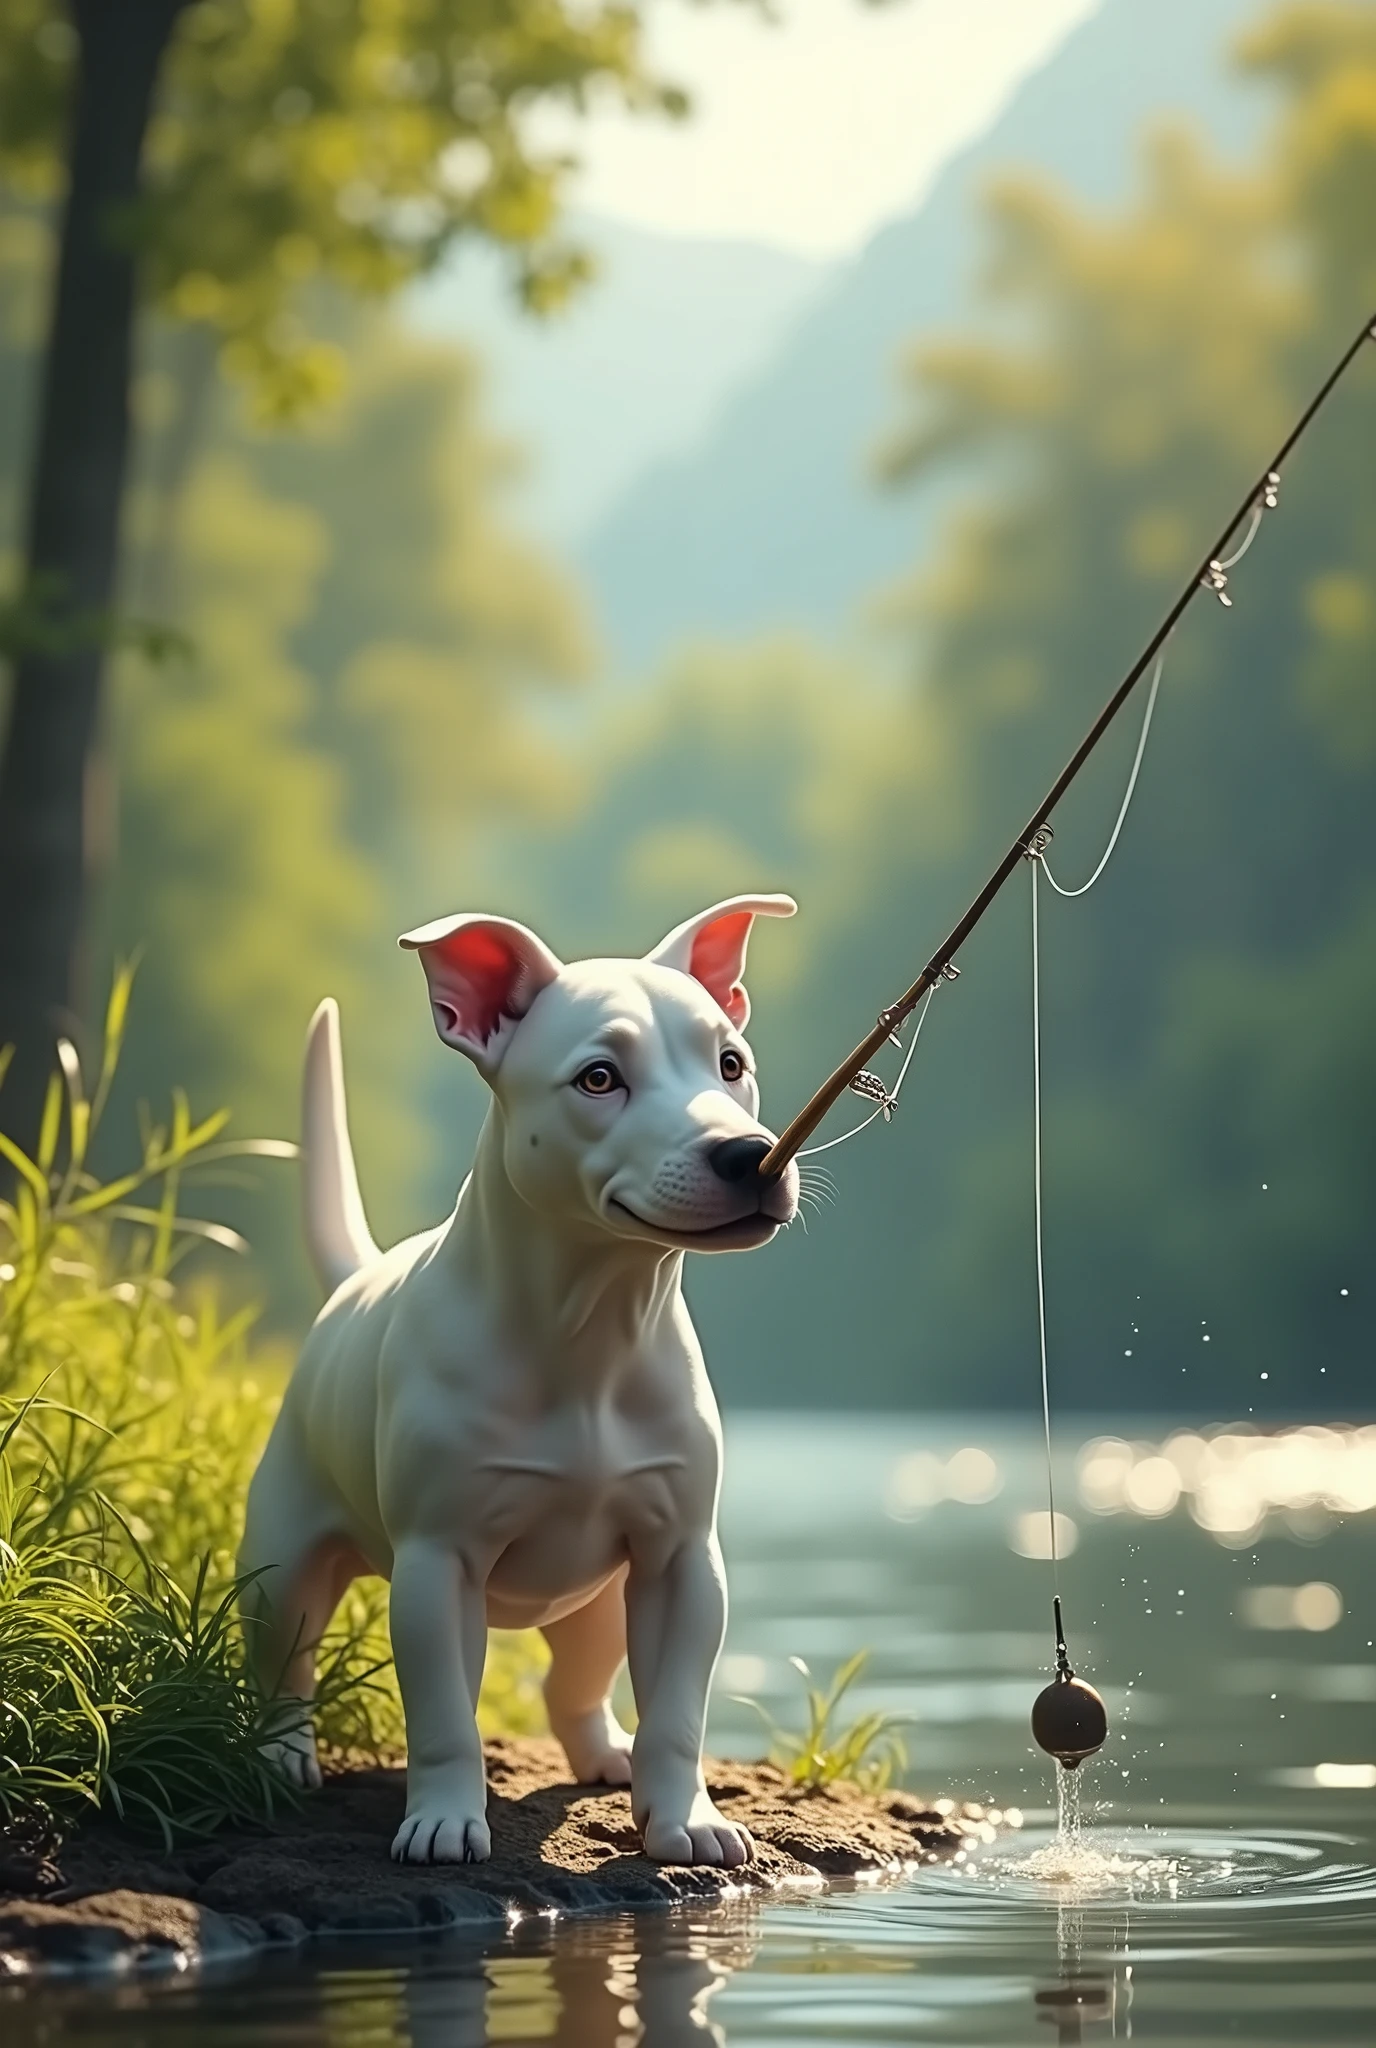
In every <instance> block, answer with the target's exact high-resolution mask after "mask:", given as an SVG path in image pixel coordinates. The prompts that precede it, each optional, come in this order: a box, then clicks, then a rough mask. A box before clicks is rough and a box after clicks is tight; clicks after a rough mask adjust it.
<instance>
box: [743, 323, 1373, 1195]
mask: <svg viewBox="0 0 1376 2048" xmlns="http://www.w3.org/2000/svg"><path fill="white" fill-rule="evenodd" d="M1366 341H1376V318H1368V319H1366V320H1364V321H1363V323H1362V325H1361V327H1360V329H1359V330H1358V332H1357V334H1356V336H1355V338H1354V339H1353V341H1352V342H1351V343H1350V345H1349V346H1348V347H1347V348H1346V349H1345V350H1344V351H1343V354H1342V355H1341V357H1340V358H1339V359H1338V361H1337V363H1336V364H1335V365H1334V367H1333V369H1332V370H1330V372H1329V374H1328V376H1327V377H1325V379H1324V381H1323V383H1322V384H1321V385H1320V386H1319V388H1318V390H1317V391H1316V392H1315V393H1314V396H1313V397H1312V398H1311V399H1310V401H1309V403H1308V405H1307V406H1306V407H1305V409H1304V411H1303V412H1302V413H1301V414H1300V416H1299V418H1298V420H1296V422H1295V424H1294V426H1293V427H1292V428H1291V429H1290V432H1289V433H1288V434H1287V435H1286V437H1285V439H1284V440H1283V441H1282V442H1281V445H1280V447H1279V448H1278V449H1277V450H1276V452H1275V454H1274V455H1273V456H1272V457H1271V460H1270V461H1269V462H1268V463H1267V465H1266V468H1265V469H1264V470H1263V471H1262V473H1261V475H1260V477H1259V478H1258V479H1257V481H1256V483H1255V484H1254V485H1253V486H1252V488H1251V490H1250V491H1249V492H1248V493H1247V495H1246V497H1245V498H1244V499H1243V500H1242V503H1241V504H1240V505H1239V506H1238V508H1237V510H1236V511H1235V512H1234V513H1233V515H1232V517H1231V518H1230V519H1229V521H1228V523H1227V525H1226V526H1225V527H1224V528H1223V531H1222V532H1221V533H1220V534H1219V536H1218V539H1217V540H1216V541H1215V542H1214V543H1213V546H1212V547H1211V548H1210V549H1209V551H1208V553H1207V554H1206V555H1205V557H1204V559H1203V561H1202V562H1201V563H1200V564H1199V567H1198V568H1197V569H1196V570H1195V572H1194V574H1193V575H1192V576H1191V578H1190V580H1189V582H1188V583H1187V584H1186V585H1185V588H1184V589H1183V590H1182V591H1181V593H1180V595H1179V597H1178V598H1177V599H1176V601H1175V603H1174V604H1173V605H1172V606H1171V609H1170V610H1169V611H1168V612H1167V614H1166V616H1165V618H1164V619H1163V620H1162V622H1161V624H1160V625H1159V626H1158V628H1157V630H1156V632H1155V633H1154V634H1153V635H1152V637H1151V639H1150V640H1149V641H1148V642H1147V645H1146V647H1145V648H1144V649H1143V651H1142V653H1141V654H1140V655H1139V656H1138V657H1137V660H1136V661H1135V662H1134V663H1133V665H1132V667H1131V668H1130V669H1129V670H1128V672H1127V674H1126V675H1125V676H1124V678H1123V680H1122V682H1121V683H1120V684H1119V685H1118V687H1117V689H1116V690H1115V691H1114V693H1113V695H1112V696H1111V697H1110V698H1109V700H1108V702H1107V704H1105V706H1104V708H1103V710H1102V711H1101V712H1100V713H1099V716H1098V717H1097V718H1096V719H1095V721H1094V723H1093V725H1092V726H1091V727H1090V729H1089V731H1088V732H1087V733H1086V734H1085V736H1084V738H1083V739H1082V740H1081V742H1080V744H1079V746H1078V747H1077V748H1076V749H1075V752H1074V753H1073V754H1072V755H1071V757H1070V759H1069V761H1067V763H1066V765H1065V767H1064V768H1063V769H1062V770H1061V772H1060V774H1059V775H1058V776H1057V777H1056V780H1055V781H1054V782H1053V783H1052V785H1051V788H1050V789H1049V790H1048V791H1047V793H1046V795H1045V796H1044V797H1043V799H1042V801H1041V803H1040V804H1039V805H1038V806H1037V808H1036V810H1035V811H1034V812H1033V813H1032V816H1031V817H1030V818H1029V819H1028V821H1027V823H1026V824H1025V825H1024V826H1023V829H1022V831H1021V832H1020V833H1019V834H1018V836H1017V838H1016V839H1015V840H1014V841H1013V843H1012V845H1011V846H1010V847H1009V849H1008V851H1007V853H1006V854H1005V855H1004V856H1003V859H1002V860H1001V861H1000V862H999V864H998V866H997V867H996V868H995V870H994V872H993V874H992V875H990V877H989V879H988V881H987V882H986V883H985V885H984V887H983V888H982V889H981V890H980V892H979V894H978V896H976V898H975V900H974V902H973V903H972V904H971V905H970V907H969V909H968V910H967V911H966V912H965V915H964V916H963V917H962V918H961V919H960V921H959V922H958V923H957V924H956V925H955V926H954V927H953V928H952V930H951V931H950V932H949V933H948V934H947V936H946V938H945V939H943V941H942V943H941V944H940V945H939V946H938V947H937V949H936V951H935V953H933V955H932V957H931V959H930V960H929V961H928V962H927V965H926V966H925V967H924V968H923V970H922V972H921V974H919V975H918V977H917V980H916V981H915V982H914V983H913V985H912V987H911V988H910V989H908V990H907V991H906V992H905V993H904V994H903V995H901V996H900V997H899V998H898V1000H897V1002H895V1003H891V1004H890V1005H889V1007H888V1008H887V1009H886V1010H881V1011H880V1013H879V1017H878V1020H877V1021H876V1023H875V1026H874V1029H873V1030H872V1031H871V1032H869V1034H868V1035H867V1036H866V1037H865V1038H864V1039H863V1040H862V1042H861V1043H860V1044H859V1045H857V1046H856V1048H855V1050H854V1052H852V1053H851V1054H850V1056H849V1058H847V1059H844V1060H842V1062H841V1064H840V1066H839V1067H837V1068H836V1069H835V1071H834V1072H833V1073H832V1074H830V1075H829V1076H828V1077H827V1079H826V1080H825V1081H824V1082H823V1083H822V1085H821V1087H820V1088H819V1089H818V1090H817V1092H816V1094H815V1095H813V1096H811V1097H810V1098H809V1100H808V1101H807V1102H806V1103H804V1105H803V1107H802V1108H801V1109H800V1110H799V1112H798V1114H797V1116H795V1117H794V1119H793V1121H792V1123H791V1124H789V1125H788V1127H787V1129H786V1130H785V1131H784V1132H783V1133H782V1134H781V1136H779V1137H778V1138H776V1139H775V1141H774V1143H773V1145H772V1146H771V1147H770V1149H769V1151H768V1152H767V1153H766V1155H765V1157H764V1158H763V1159H762V1160H761V1161H760V1165H759V1172H760V1175H761V1177H762V1178H764V1177H773V1176H775V1175H778V1174H780V1173H782V1172H783V1170H784V1168H785V1167H786V1166H787V1165H788V1163H789V1161H790V1160H791V1159H792V1158H793V1157H794V1156H795V1154H796V1153H797V1152H798V1151H799V1150H800V1149H801V1147H802V1146H803V1145H804V1144H806V1142H807V1140H808V1139H809V1138H810V1137H811V1136H812V1133H813V1132H814V1131H815V1130H816V1128H817V1126H818V1124H819V1123H820V1122H821V1121H822V1118H823V1117H824V1116H825V1115H826V1113H827V1111H828V1110H829V1109H830V1108H831V1107H832V1106H833V1104H835V1103H837V1102H839V1101H840V1099H841V1097H842V1096H843V1095H844V1094H845V1093H846V1091H847V1089H849V1088H850V1087H851V1086H852V1084H853V1083H854V1082H855V1081H856V1080H857V1078H858V1077H860V1076H861V1075H862V1073H863V1070H864V1068H865V1067H866V1065H867V1063H868V1062H869V1061H870V1060H871V1059H872V1058H873V1057H874V1055H875V1053H877V1052H878V1051H879V1049H880V1047H881V1046H883V1045H885V1044H887V1043H888V1042H889V1041H890V1040H892V1039H893V1038H894V1037H895V1036H896V1033H897V1031H898V1027H899V1025H900V1024H902V1023H904V1022H905V1020H906V1019H907V1018H908V1017H910V1016H911V1015H912V1013H913V1011H914V1010H915V1009H916V1008H917V1005H918V1003H919V1002H920V1001H921V1000H922V997H923V996H924V995H925V994H926V993H927V991H928V990H930V989H934V988H935V987H936V985H937V983H938V982H939V981H942V980H947V981H954V980H955V978H956V976H957V975H958V974H959V972H960V969H959V968H958V967H957V966H956V964H955V955H956V953H957V952H958V951H959V949H960V947H961V946H963V945H964V943H965V941H966V940H967V939H968V938H969V936H970V934H971V932H972V931H973V930H974V928H975V926H976V925H977V924H978V923H979V921H980V919H981V918H982V917H983V915H984V913H985V911H986V910H987V909H988V908H989V905H990V904H991V903H992V902H993V900H994V898H995V897H996V896H997V895H998V893H999V891H1000V889H1001V888H1002V887H1003V885H1004V883H1005V882H1006V881H1007V880H1008V877H1009V876H1010V875H1011V874H1012V873H1013V871H1014V869H1015V868H1016V867H1017V866H1018V865H1019V863H1020V862H1021V861H1023V860H1025V859H1026V858H1027V857H1028V855H1029V853H1031V852H1033V851H1034V850H1036V848H1037V841H1038V837H1039V835H1044V834H1045V833H1046V832H1047V830H1048V820H1049V819H1050V816H1051V813H1052V811H1053V810H1054V809H1055V808H1056V805H1057V804H1058V803H1059V802H1060V800H1061V798H1062V797H1063V796H1064V795H1065V793H1066V791H1067V790H1068V789H1069V787H1070V785H1071V783H1072V782H1073V781H1074V780H1075V777H1076V776H1077V775H1078V774H1079V772H1080V770H1081V769H1082V768H1083V767H1084V765H1085V762H1086V761H1087V760H1088V759H1089V757H1090V755H1091V754H1092V753H1093V752H1094V749H1095V748H1096V747H1097V746H1098V744H1099V742H1100V740H1101V739H1102V738H1103V736H1104V734H1105V733H1106V732H1107V731H1108V729H1109V727H1110V725H1112V723H1113V721H1114V719H1115V718H1116V717H1117V716H1118V713H1119V712H1120V711H1121V710H1122V708H1123V706H1124V704H1126V702H1127V700H1128V698H1129V697H1130V696H1131V695H1132V692H1133V690H1134V689H1135V688H1136V686H1137V684H1138V683H1139V682H1140V681H1141V679H1142V677H1143V676H1144V675H1145V674H1146V672H1147V670H1148V668H1150V666H1151V664H1152V661H1153V659H1154V658H1155V656H1156V655H1157V654H1158V653H1159V652H1160V651H1161V649H1162V648H1163V647H1164V646H1165V644H1166V642H1167V640H1168V639H1169V638H1170V636H1171V634H1172V632H1173V631H1174V630H1175V627H1176V625H1177V624H1178V623H1179V621H1180V619H1181V618H1182V616H1183V615H1184V613H1185V611H1186V609H1187V608H1188V606H1189V604H1190V601H1191V599H1192V598H1194V597H1195V596H1196V595H1197V593H1198V592H1199V591H1200V590H1209V591H1212V592H1213V594H1214V595H1215V596H1216V597H1217V598H1218V600H1219V602H1220V603H1221V604H1224V605H1231V603H1232V599H1231V598H1230V597H1229V595H1228V589H1227V584H1228V576H1227V570H1226V568H1225V567H1224V564H1223V562H1222V560H1221V557H1222V555H1223V553H1224V550H1225V549H1226V547H1227V545H1228V542H1229V541H1230V540H1231V539H1232V536H1233V534H1234V533H1235V532H1236V531H1237V529H1238V527H1239V526H1240V525H1241V524H1242V522H1243V520H1244V519H1246V518H1247V517H1248V516H1249V515H1251V514H1254V515H1255V516H1256V518H1257V519H1258V520H1259V519H1260V517H1261V515H1262V513H1263V512H1266V511H1269V510H1271V509H1272V508H1273V507H1274V506H1275V504H1276V494H1277V490H1278V488H1279V484H1280V470H1281V465H1282V464H1283V463H1284V462H1285V460H1286V458H1287V457H1288V456H1289V455H1290V453H1291V451H1292V450H1293V449H1294V448H1295V447H1296V445H1297V444H1298V442H1299V441H1300V440H1301V439H1302V437H1303V435H1304V434H1305V432H1306V431H1307V429H1308V428H1309V426H1310V424H1311V423H1312V421H1313V419H1314V417H1315V415H1316V414H1317V413H1318V411H1319V409H1320V408H1321V406H1322V405H1323V404H1324V402H1325V400H1326V399H1327V398H1328V397H1329V395H1330V393H1331V392H1332V391H1333V390H1334V388H1335V386H1336V385H1337V384H1338V383H1339V381H1340V380H1341V379H1342V377H1343V376H1344V375H1345V373H1346V372H1347V370H1348V369H1349V368H1350V367H1351V365H1352V363H1353V362H1354V361H1355V360H1356V358H1357V356H1358V355H1359V354H1360V353H1361V349H1362V345H1363V343H1364V342H1366ZM863 1092H864V1093H866V1094H867V1095H868V1094H871V1093H872V1092H873V1091H872V1090H871V1089H865V1090H864V1091H863Z"/></svg>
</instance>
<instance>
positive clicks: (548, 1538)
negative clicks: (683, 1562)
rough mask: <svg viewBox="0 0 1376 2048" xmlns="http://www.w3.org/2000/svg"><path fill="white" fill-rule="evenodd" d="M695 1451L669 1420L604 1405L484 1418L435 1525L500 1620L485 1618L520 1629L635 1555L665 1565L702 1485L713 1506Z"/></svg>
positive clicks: (457, 1464)
mask: <svg viewBox="0 0 1376 2048" xmlns="http://www.w3.org/2000/svg"><path fill="white" fill-rule="evenodd" d="M475 1437H476V1439H477V1440H475ZM702 1448H703V1450H706V1449H707V1446H703V1447H702ZM695 1449H696V1447H695V1445H694V1444H693V1442H692V1441H691V1439H689V1440H685V1435H684V1432H683V1430H682V1428H681V1427H675V1426H674V1425H673V1424H672V1423H671V1422H670V1421H669V1420H668V1419H667V1418H665V1417H663V1416H659V1417H655V1418H653V1419H650V1418H645V1417H639V1418H637V1417H632V1416H628V1415H626V1414H625V1413H624V1412H621V1411H619V1410H618V1409H617V1408H616V1407H615V1406H614V1405H611V1404H608V1403H605V1402H597V1403H592V1404H587V1405H584V1404H582V1403H579V1402H572V1401H571V1402H568V1403H560V1404H558V1405H557V1406H555V1407H552V1408H550V1409H548V1410H546V1411H544V1412H535V1413H530V1412H528V1413H527V1414H525V1415H524V1416H521V1417H519V1418H518V1417H516V1416H508V1417H507V1418H505V1419H504V1421H503V1422H499V1421H498V1419H497V1418H496V1417H491V1418H490V1419H489V1422H488V1426H487V1427H485V1428H483V1429H482V1430H481V1432H475V1435H474V1436H470V1437H469V1439H468V1442H467V1444H466V1445H465V1452H466V1455H463V1456H461V1457H459V1458H457V1459H456V1460H455V1461H454V1462H453V1463H452V1464H451V1465H450V1468H449V1480H448V1485H447V1486H446V1489H445V1491H446V1494H447V1496H448V1498H447V1501H446V1504H445V1505H446V1513H445V1516H444V1519H445V1520H446V1521H449V1523H450V1530H449V1533H450V1536H451V1539H452V1540H453V1541H454V1542H455V1546H456V1548H457V1549H458V1550H460V1551H461V1552H462V1553H464V1554H465V1555H467V1556H468V1557H469V1558H470V1559H471V1560H472V1561H473V1563H474V1564H475V1565H476V1566H478V1567H479V1569H480V1570H481V1571H482V1572H483V1573H484V1575H485V1577H486V1580H487V1586H488V1592H489V1602H490V1605H491V1606H493V1607H494V1608H495V1607H500V1608H501V1609H502V1610H503V1611H502V1612H501V1614H500V1615H499V1614H497V1613H496V1612H494V1613H493V1615H492V1618H493V1619H494V1620H500V1621H502V1622H504V1623H505V1624H506V1625H507V1626H523V1625H526V1624H527V1623H528V1622H529V1621H534V1620H536V1619H540V1618H545V1616H546V1614H547V1612H548V1610H549V1609H550V1608H551V1607H552V1606H557V1605H559V1604H560V1603H562V1602H563V1601H565V1600H566V1599H570V1598H571V1596H573V1595H576V1594H582V1593H586V1591H587V1590H588V1589H589V1588H591V1587H593V1586H595V1585H596V1584H597V1583H599V1582H600V1581H602V1580H605V1579H606V1578H608V1577H610V1575H611V1574H612V1573H613V1572H615V1571H616V1570H618V1569H619V1568H620V1567H621V1566H622V1565H623V1564H625V1563H626V1562H627V1560H628V1559H629V1558H630V1557H631V1556H632V1555H638V1556H640V1557H641V1558H643V1559H645V1560H646V1561H647V1562H648V1561H650V1560H651V1559H652V1558H653V1557H654V1556H655V1555H656V1553H664V1554H669V1553H672V1551H673V1550H674V1549H675V1548H676V1547H677V1544H678V1542H679V1540H680V1536H681V1531H682V1530H683V1529H685V1528H686V1527H687V1526H688V1525H689V1524H690V1523H691V1522H693V1521H694V1520H695V1519H696V1510H697V1506H698V1496H699V1495H700V1494H701V1493H702V1492H703V1490H704V1485H705V1487H706V1489H707V1492H708V1497H709V1499H710V1493H711V1486H712V1479H711V1474H710V1472H704V1471H701V1470H699V1469H698V1468H699V1466H700V1464H701V1463H702V1459H701V1457H700V1456H698V1455H695Z"/></svg>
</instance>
